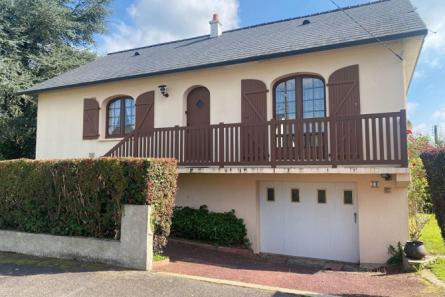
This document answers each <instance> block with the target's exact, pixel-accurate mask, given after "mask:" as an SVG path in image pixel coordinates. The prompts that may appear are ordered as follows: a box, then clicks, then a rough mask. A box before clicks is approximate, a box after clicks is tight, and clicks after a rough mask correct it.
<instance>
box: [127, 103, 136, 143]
mask: <svg viewBox="0 0 445 297" xmlns="http://www.w3.org/2000/svg"><path fill="white" fill-rule="evenodd" d="M135 121H136V116H135V105H134V100H133V99H131V98H127V99H125V134H127V133H130V132H132V131H133V130H134V128H135Z"/></svg>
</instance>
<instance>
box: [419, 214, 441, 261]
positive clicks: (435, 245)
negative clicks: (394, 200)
mask: <svg viewBox="0 0 445 297" xmlns="http://www.w3.org/2000/svg"><path fill="white" fill-rule="evenodd" d="M428 216H429V220H428V223H427V224H426V225H425V227H424V228H423V230H422V235H421V236H420V240H421V241H423V243H424V244H425V248H426V250H427V252H428V253H429V254H430V255H445V243H444V240H443V239H442V235H441V234H440V229H439V226H438V225H437V221H436V218H435V216H434V215H432V214H429V215H428Z"/></svg>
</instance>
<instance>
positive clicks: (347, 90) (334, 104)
mask: <svg viewBox="0 0 445 297" xmlns="http://www.w3.org/2000/svg"><path fill="white" fill-rule="evenodd" d="M328 86H329V114H330V117H331V132H330V133H331V156H332V159H333V161H334V162H335V161H336V160H339V161H342V163H344V162H345V161H351V162H353V161H355V160H361V159H362V155H363V152H362V142H363V141H362V122H361V119H358V118H354V117H353V116H356V115H360V83H359V66H358V65H352V66H348V67H345V68H341V69H339V70H337V71H335V72H334V73H332V74H331V76H330V77H329V84H328ZM351 116H352V117H351ZM345 117H350V118H349V119H348V118H345Z"/></svg>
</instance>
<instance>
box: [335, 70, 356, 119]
mask: <svg viewBox="0 0 445 297" xmlns="http://www.w3.org/2000/svg"><path fill="white" fill-rule="evenodd" d="M328 86H329V115H330V116H331V117H335V116H349V115H358V114H360V85H359V68H358V65H352V66H348V67H345V68H341V69H339V70H337V71H335V72H334V73H332V74H331V76H330V77H329V83H328Z"/></svg>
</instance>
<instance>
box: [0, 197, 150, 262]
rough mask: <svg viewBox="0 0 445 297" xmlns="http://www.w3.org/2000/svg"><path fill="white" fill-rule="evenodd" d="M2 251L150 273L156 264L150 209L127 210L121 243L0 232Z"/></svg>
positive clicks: (131, 206)
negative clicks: (98, 263) (103, 264)
mask: <svg viewBox="0 0 445 297" xmlns="http://www.w3.org/2000/svg"><path fill="white" fill-rule="evenodd" d="M0 251H2V252H14V253H21V254H27V255H34V256H44V257H54V258H65V259H79V260H86V261H95V262H103V263H107V264H112V265H117V266H122V267H127V268H134V269H141V270H150V269H151V266H152V260H153V233H152V230H151V226H150V206H148V205H125V206H124V210H123V214H122V222H121V239H120V240H103V239H96V238H87V237H70V236H56V235H48V234H36V233H25V232H16V231H6V230H0Z"/></svg>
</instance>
